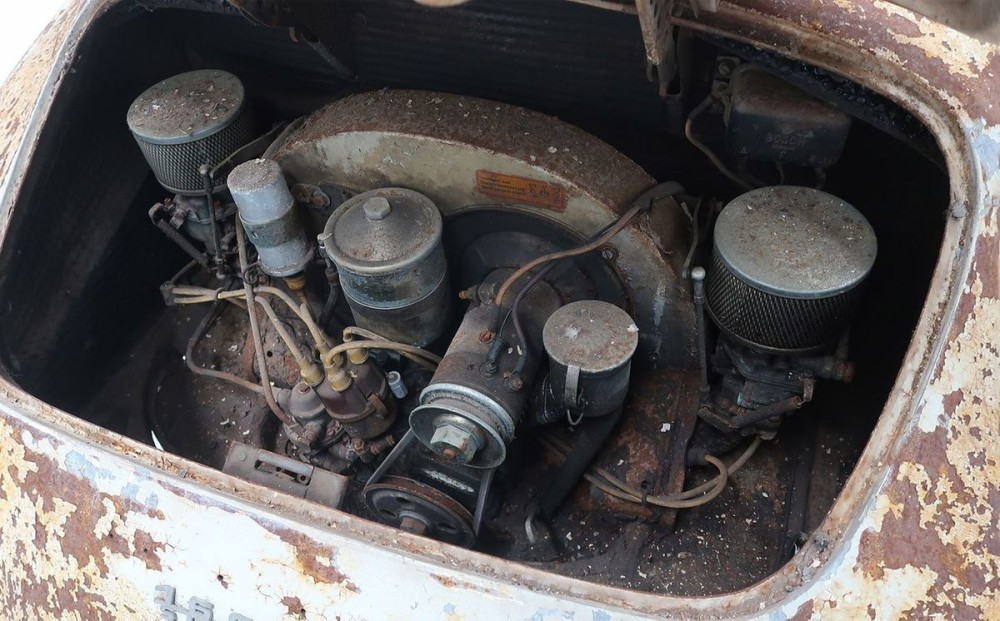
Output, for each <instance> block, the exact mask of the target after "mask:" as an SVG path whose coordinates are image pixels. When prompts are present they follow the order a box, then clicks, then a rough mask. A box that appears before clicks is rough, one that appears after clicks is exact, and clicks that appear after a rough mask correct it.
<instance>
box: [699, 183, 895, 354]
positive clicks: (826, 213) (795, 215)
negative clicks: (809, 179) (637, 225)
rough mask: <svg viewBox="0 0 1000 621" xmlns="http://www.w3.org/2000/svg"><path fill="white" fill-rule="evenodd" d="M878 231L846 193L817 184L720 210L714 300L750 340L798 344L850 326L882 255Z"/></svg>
mask: <svg viewBox="0 0 1000 621" xmlns="http://www.w3.org/2000/svg"><path fill="white" fill-rule="evenodd" d="M876 249H877V244H876V239H875V232H874V231H873V230H872V227H871V225H870V224H869V223H868V221H867V220H866V219H865V217H864V216H863V215H861V213H860V212H859V211H858V210H857V209H855V208H854V207H852V206H851V205H849V204H848V203H846V202H845V201H843V200H841V199H839V198H837V197H836V196H833V195H831V194H827V193H826V192H821V191H819V190H814V189H812V188H805V187H795V186H773V187H765V188H759V189H757V190H752V191H750V192H747V193H745V194H743V195H741V196H738V197H736V198H735V199H733V200H732V201H731V202H730V203H729V204H728V205H726V207H725V208H724V209H723V210H722V212H721V213H720V214H719V218H718V220H717V221H716V224H715V242H714V247H713V250H712V261H711V264H710V265H709V269H708V278H707V280H706V287H707V296H706V302H707V305H706V306H707V309H708V312H709V315H710V316H711V317H712V320H713V321H714V322H715V323H716V325H718V326H719V328H720V329H721V330H722V332H723V333H724V334H726V335H727V336H729V337H730V338H732V339H734V340H736V341H737V342H739V343H741V344H743V345H747V346H749V347H751V348H754V349H757V350H760V351H765V352H774V353H797V352H806V351H812V350H817V349H822V348H823V347H825V346H830V345H832V344H833V343H834V342H836V341H837V339H838V338H839V337H840V336H841V335H842V334H843V331H844V330H845V328H846V327H847V323H848V322H849V321H850V319H851V316H852V314H853V312H854V310H855V308H856V306H857V303H858V301H859V300H860V296H861V284H862V283H863V282H864V280H865V278H866V277H867V276H868V274H869V272H870V271H871V269H872V265H873V264H874V263H875V254H876Z"/></svg>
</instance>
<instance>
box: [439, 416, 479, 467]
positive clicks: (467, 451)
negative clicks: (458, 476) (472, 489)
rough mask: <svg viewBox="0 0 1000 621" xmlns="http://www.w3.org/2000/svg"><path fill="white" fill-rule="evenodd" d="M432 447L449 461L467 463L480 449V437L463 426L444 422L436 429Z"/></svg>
mask: <svg viewBox="0 0 1000 621" xmlns="http://www.w3.org/2000/svg"><path fill="white" fill-rule="evenodd" d="M431 449H432V450H433V451H434V452H435V453H437V454H438V455H440V456H441V457H444V458H445V459H447V460H448V461H451V462H454V463H458V464H467V463H469V462H470V461H472V458H473V457H475V455H476V451H477V450H479V439H478V438H476V436H475V435H474V434H472V433H471V432H469V431H467V430H465V429H462V428H461V427H456V426H455V425H449V424H444V425H441V426H440V427H438V428H437V429H435V430H434V435H433V436H431Z"/></svg>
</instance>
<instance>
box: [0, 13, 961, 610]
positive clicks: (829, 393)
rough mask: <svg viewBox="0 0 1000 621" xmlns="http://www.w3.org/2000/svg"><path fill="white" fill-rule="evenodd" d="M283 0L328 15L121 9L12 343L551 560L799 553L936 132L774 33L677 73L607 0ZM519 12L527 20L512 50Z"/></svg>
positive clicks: (304, 486)
mask: <svg viewBox="0 0 1000 621" xmlns="http://www.w3.org/2000/svg"><path fill="white" fill-rule="evenodd" d="M195 4H196V5H199V3H195ZM278 4H279V5H280V6H283V7H284V8H283V11H284V13H283V15H284V17H283V18H282V19H285V18H288V19H291V18H290V17H288V16H294V21H295V23H296V24H309V26H310V28H309V29H307V28H305V27H304V26H293V27H291V28H282V27H273V24H271V25H267V26H265V25H262V24H261V23H259V22H260V17H259V16H255V15H249V16H248V15H246V14H242V13H240V12H238V11H236V10H234V9H233V8H232V7H230V6H229V5H216V4H214V3H207V5H206V6H201V5H199V6H196V7H194V9H188V10H179V9H169V10H168V9H164V10H153V9H152V8H150V6H146V5H142V6H140V5H138V4H136V5H135V6H130V7H127V8H124V9H121V10H118V11H116V12H111V13H109V15H107V16H105V17H103V18H102V19H103V20H105V21H106V26H105V27H106V28H107V29H108V32H109V33H113V34H117V35H118V36H117V38H114V42H113V43H98V42H97V41H96V40H95V41H94V42H93V43H92V54H90V55H84V56H82V57H81V58H80V59H79V60H78V63H79V69H78V71H77V73H78V76H77V77H76V78H71V79H77V80H80V82H79V83H76V84H74V83H71V87H72V89H73V90H71V92H72V93H73V94H74V95H75V97H74V98H69V99H67V102H66V103H65V104H64V105H65V106H66V108H65V126H64V127H63V128H62V130H59V129H50V130H46V131H48V132H50V133H49V134H46V137H45V138H44V140H47V141H48V142H43V144H44V145H46V146H47V148H49V149H51V153H52V154H53V155H52V157H51V158H48V159H47V160H46V161H45V164H44V166H47V167H48V168H47V169H42V170H39V171H36V173H35V175H36V176H35V180H36V181H35V185H34V186H32V187H31V188H29V190H28V191H27V192H26V194H27V195H28V196H29V197H32V199H31V200H32V201H33V203H32V204H33V205H35V204H37V205H39V207H38V211H39V212H40V213H41V214H42V215H45V216H48V217H39V216H34V217H33V220H32V223H27V222H26V221H24V220H21V221H17V222H15V223H14V226H15V227H16V228H15V234H16V235H17V236H19V237H20V238H21V239H22V241H21V242H20V243H19V246H18V247H20V248H25V249H27V250H24V251H22V252H18V253H14V254H11V251H10V247H9V245H8V248H7V251H6V254H4V256H3V257H0V261H2V263H3V265H4V273H5V276H4V282H3V283H2V287H3V288H4V290H5V292H7V293H8V295H7V296H6V298H7V299H23V300H25V301H24V303H23V304H21V305H20V306H19V307H17V308H9V309H5V310H4V313H3V315H2V316H0V328H2V331H3V342H4V348H3V349H4V350H5V351H4V360H5V367H6V368H7V369H8V370H9V372H10V373H11V374H12V376H13V377H14V378H15V379H16V380H17V381H18V382H19V383H20V384H21V385H23V386H25V387H26V389H27V390H29V391H31V392H33V393H34V394H37V395H39V396H40V397H42V398H43V399H46V400H47V401H49V402H50V403H53V404H55V405H57V406H58V407H62V408H64V409H66V410H67V411H70V412H73V413H76V414H79V415H80V416H81V417H83V418H85V419H87V420H90V421H92V422H95V423H97V424H99V425H102V426H104V427H106V428H109V429H112V430H114V431H117V432H119V433H123V434H126V435H129V436H131V437H133V438H136V439H139V440H141V441H143V442H146V443H149V444H152V445H154V446H156V447H157V448H159V449H161V450H164V451H167V452H170V453H172V454H175V455H180V456H183V457H185V458H188V459H191V460H193V461H196V462H199V463H202V464H205V465H208V466H211V467H213V468H217V469H220V470H222V471H223V472H226V473H228V474H231V475H233V476H235V477H239V478H241V479H244V480H248V481H251V482H254V483H257V484H260V485H262V486H265V487H268V488H270V489H273V490H277V491H279V492H282V493H287V494H292V495H294V496H297V497H301V498H304V499H306V500H308V501H312V502H317V503H321V504H324V505H326V506H329V507H333V508H338V509H341V510H343V511H346V512H348V513H351V514H353V515H355V516H358V517H361V518H364V519H367V520H371V521H374V522H379V523H382V524H385V525H388V526H390V527H393V528H397V529H400V530H403V531H407V532H409V533H411V534H415V535H420V536H423V537H429V538H432V539H435V540H438V541H441V542H444V543H447V544H453V545H457V546H462V547H467V548H473V549H475V550H478V551H481V552H484V553H486V554H490V555H493V556H498V557H501V558H504V559H508V560H512V561H516V562H519V563H524V564H528V565H531V566H533V567H538V568H541V569H544V570H547V571H552V572H557V573H561V574H564V575H569V576H574V577H579V578H582V579H585V580H591V581H597V582H601V583H607V584H614V585H620V586H624V587H627V588H632V589H637V590H643V591H651V592H661V593H676V594H681V595H707V594H713V593H720V592H728V591H732V590H736V589H739V588H742V587H745V586H748V585H749V584H752V583H754V582H756V581H758V580H760V579H762V578H763V577H766V576H767V575H769V574H771V573H773V572H774V571H777V570H779V569H780V567H781V566H782V565H783V564H784V563H785V562H787V561H788V559H789V558H791V556H792V555H794V554H795V552H796V550H797V547H798V546H799V545H800V544H801V542H802V541H803V540H804V538H805V537H807V536H809V534H810V533H811V532H813V531H814V530H815V529H816V528H817V526H818V525H819V523H820V522H821V521H822V517H823V516H824V515H825V514H826V513H827V511H828V510H829V508H830V507H831V506H832V505H833V503H834V501H835V500H836V498H837V495H838V493H839V491H840V489H841V488H842V487H843V483H844V481H845V480H846V478H847V477H848V476H849V475H850V472H851V470H852V468H853V465H854V463H855V462H856V461H857V457H858V455H860V453H861V451H862V450H865V444H866V441H867V436H868V432H869V431H870V429H871V428H872V426H873V425H874V422H875V420H876V419H877V417H878V415H879V412H880V410H881V407H882V403H883V401H884V399H885V396H886V394H887V393H888V390H889V388H890V387H891V383H892V381H893V379H894V378H895V375H896V373H897V371H898V369H899V361H900V360H901V358H902V355H903V352H904V350H905V348H906V345H907V343H908V342H909V338H910V331H911V330H912V326H913V324H914V322H915V320H916V316H917V313H918V312H919V310H920V305H921V303H922V300H923V296H924V294H925V292H926V287H927V282H928V279H929V275H930V271H931V269H932V267H933V260H934V257H935V256H936V249H937V245H938V244H939V242H940V236H941V231H942V229H943V217H944V216H943V215H942V209H941V207H942V206H943V205H945V204H946V197H947V178H946V176H945V174H944V172H943V170H942V169H941V167H940V156H939V154H937V152H936V148H935V147H934V145H933V142H932V141H929V139H928V137H927V134H926V130H924V129H923V128H922V127H920V126H919V124H918V123H916V121H915V120H913V119H912V118H910V117H908V116H907V115H906V113H905V112H903V111H902V110H900V109H896V108H894V107H893V106H892V104H891V103H889V102H888V101H886V100H884V99H882V98H881V97H880V96H878V95H877V94H875V93H872V92H870V91H867V90H865V89H862V88H861V87H859V86H857V85H854V84H853V83H851V82H850V81H849V80H847V79H845V78H843V77H840V76H835V75H832V74H829V73H826V72H823V71H821V70H819V69H817V68H813V67H808V66H805V65H802V64H801V63H797V62H794V61H791V60H788V59H784V58H781V57H777V56H775V55H773V54H770V53H768V52H764V51H762V50H757V49H755V48H753V47H752V46H750V45H747V44H743V43H738V42H729V41H723V40H721V39H715V38H712V37H697V36H695V34H694V33H691V32H686V31H681V32H679V33H678V40H677V46H678V56H677V59H676V62H677V67H676V68H675V71H674V72H673V75H669V76H666V77H665V76H663V75H659V76H650V75H647V74H646V71H645V69H646V68H645V67H644V63H643V60H644V59H643V57H642V51H641V50H642V42H641V38H639V39H637V40H632V39H630V41H631V43H630V44H624V43H623V44H616V45H618V47H614V46H611V45H610V44H609V47H608V49H607V50H606V54H605V56H604V58H602V59H595V58H587V57H586V51H585V50H586V49H587V45H586V41H588V40H590V41H592V40H596V39H598V38H600V39H602V40H605V39H606V40H618V39H622V38H624V35H623V34H622V33H626V34H628V33H631V35H630V36H631V37H633V39H635V38H636V37H638V34H639V33H638V29H637V28H636V27H635V24H634V19H635V16H630V15H627V14H614V13H608V12H607V11H604V10H602V9H599V8H595V7H592V6H584V5H580V4H573V3H569V2H563V3H537V6H532V7H530V8H528V7H524V10H525V11H526V12H527V13H528V14H530V15H521V16H519V18H518V19H519V20H521V21H518V22H517V24H515V26H509V25H507V24H508V21H505V16H506V17H509V11H511V8H510V7H509V6H507V5H504V3H502V2H485V1H484V2H471V3H468V4H465V5H462V6H460V7H457V8H454V9H432V8H428V7H423V6H419V5H416V4H414V3H412V2H409V1H408V0H406V1H403V0H400V1H397V2H373V3H360V2H354V3H351V2H344V3H332V4H334V5H336V6H333V7H325V6H323V5H324V4H326V3H318V4H317V3H296V2H288V3H278ZM521 4H527V3H521ZM533 4H534V3H533ZM208 5H210V6H208ZM237 5H239V3H237ZM246 10H247V9H244V11H246ZM325 12H333V13H335V14H336V15H335V16H333V17H331V15H329V14H327V13H325ZM439 18H440V19H443V20H444V21H443V22H442V23H441V24H440V25H439V26H429V25H428V24H431V23H432V22H434V21H435V20H436V19H439ZM448 20H450V21H448ZM417 23H419V24H422V25H423V27H424V30H421V29H420V28H417V27H416V26H415V25H414V24H417ZM403 24H409V25H410V27H409V28H407V27H405V26H403ZM567 24H575V25H576V26H577V27H578V28H579V35H578V37H579V40H578V41H576V43H573V44H572V45H569V44H566V46H564V47H560V46H559V42H560V41H563V39H560V37H564V36H567V35H565V32H566V30H565V28H566V25H567ZM323 25H330V29H331V30H330V32H327V31H326V30H324V26H323ZM515 27H516V28H515ZM341 28H347V29H348V30H349V31H350V32H349V33H348V34H343V33H341V36H339V37H338V36H337V35H338V32H337V31H338V29H341ZM435 28H439V30H436V29H435ZM462 28H464V29H466V31H468V32H471V33H472V34H470V35H469V37H470V39H469V40H468V41H471V40H475V41H476V42H475V43H469V42H468V41H466V40H465V39H463V41H465V43H464V44H463V45H457V44H455V42H454V41H452V42H450V43H448V42H443V41H444V40H445V38H446V37H445V36H444V35H443V34H441V33H444V32H447V31H455V30H456V29H457V30H461V29H462ZM503 28H515V29H516V30H517V34H516V35H511V36H514V38H515V39H517V37H524V39H525V41H527V40H529V39H530V41H529V42H527V43H524V45H523V46H521V47H518V46H517V45H513V46H511V47H510V48H509V49H506V51H501V52H498V51H497V47H491V45H494V44H495V42H494V43H492V44H491V41H494V39H491V38H490V36H488V35H491V36H492V35H495V36H499V35H497V33H498V32H501V31H502V30H503ZM418 31H419V32H420V36H417V34H415V33H417V32H418ZM157 32H162V33H164V36H163V38H164V40H165V41H167V42H168V43H165V44H163V45H162V46H161V47H163V48H164V49H162V50H158V51H157V52H156V53H154V54H152V56H151V60H150V59H146V60H140V59H128V58H125V56H126V55H125V54H123V53H122V51H123V50H127V49H129V47H130V46H133V45H135V44H136V42H138V41H143V40H146V39H148V38H149V37H150V36H151V34H152V33H157ZM540 32H541V33H544V34H545V36H544V37H541V36H539V33H540ZM439 36H440V38H436V37H439ZM494 38H495V37H494ZM616 38H617V39H616ZM224 41H228V42H229V45H228V46H227V45H224V44H223V43H222V42H224ZM324 41H328V42H333V43H330V44H329V45H327V44H325V43H324ZM345 41H346V42H348V43H349V44H348V43H340V42H345ZM435 43H438V44H439V45H438V46H437V48H435ZM449 45H453V47H448V46H449ZM495 45H497V46H499V44H495ZM636 45H637V46H638V50H639V58H638V59H637V62H635V63H633V62H632V61H633V60H636V59H634V58H633V54H634V52H635V50H636V49H637V48H636ZM500 47H502V46H500ZM566 47H570V48H573V49H575V50H576V52H575V54H576V56H573V57H572V58H573V60H572V62H570V61H565V60H564V58H571V56H570V52H569V51H567V50H566ZM345 48H350V51H345ZM612 48H613V49H612ZM435 49H439V51H438V52H435V51H434V50H435ZM512 50H513V51H512ZM462 51H464V52H465V53H466V54H467V56H466V58H464V59H458V58H456V57H457V55H459V53H460V52H462ZM556 51H558V52H559V53H560V54H564V55H565V57H563V56H559V55H558V54H555V52H556ZM592 55H594V56H596V55H600V54H599V53H598V52H592ZM581 56H583V57H581ZM444 57H449V58H455V60H454V63H455V64H454V65H453V66H454V67H458V66H460V65H464V63H469V64H473V65H475V70H474V71H475V74H476V76H478V77H477V78H475V79H470V78H468V74H467V73H463V72H461V71H459V70H457V69H455V71H453V72H449V71H446V70H441V71H437V70H436V69H435V68H434V67H435V66H436V65H435V63H441V61H442V58H444ZM345 58H346V59H347V60H344V59H345ZM546 58H548V61H546V60H545V59H546ZM498 59H499V60H498ZM563 62H566V63H567V64H572V65H573V67H570V68H566V69H565V71H564V72H563V73H562V74H560V72H559V70H558V67H559V65H560V63H563ZM587 62H591V63H592V65H591V69H592V71H590V72H589V73H588V72H587V71H586V70H583V69H580V68H579V67H578V66H577V64H586V63H587ZM547 63H548V64H547ZM616 63H617V64H616ZM317 67H319V68H317ZM427 67H431V68H430V69H428V68H427ZM436 71H437V72H436ZM491 71H492V73H491ZM100 72H104V73H105V74H106V75H104V76H103V77H102V78H101V79H99V80H98V79H94V80H92V81H91V82H90V83H89V84H88V83H86V82H87V80H86V78H88V77H90V76H95V75H97V74H98V73H100ZM625 73H627V74H628V75H629V76H630V77H629V78H628V80H630V81H629V83H628V86H627V87H626V86H623V84H619V83H616V82H615V80H624V79H625V78H621V77H616V76H618V75H619V74H625ZM341 74H344V75H341ZM122 76H127V78H122ZM484 76H485V77H484ZM111 82H116V86H113V87H112V86H110V83H111ZM539 83H541V84H542V86H539ZM491 84H492V85H491ZM643 88H646V89H648V91H649V92H648V93H647V92H645V91H644V90H643ZM637 92H642V93H643V94H642V95H641V96H638V95H635V93H637ZM622 102H625V103H622ZM574 111H575V112H574ZM650 119H653V120H652V121H651V120H650ZM105 136H114V137H113V138H106V139H105V138H102V137H105ZM102 140H103V141H102ZM89 159H92V160H93V161H86V160H89ZM95 171H99V172H95ZM62 199H64V200H62ZM70 207H72V209H70ZM88 210H89V211H88ZM88 213H89V215H88ZM60 250H61V251H60ZM10 291H18V292H19V294H18V295H15V296H11V295H10V293H9V292H10ZM43 330H47V331H48V332H49V333H50V336H44V335H41V334H40V333H41V332H42V331H43ZM66 377H69V378H71V379H63V378H66Z"/></svg>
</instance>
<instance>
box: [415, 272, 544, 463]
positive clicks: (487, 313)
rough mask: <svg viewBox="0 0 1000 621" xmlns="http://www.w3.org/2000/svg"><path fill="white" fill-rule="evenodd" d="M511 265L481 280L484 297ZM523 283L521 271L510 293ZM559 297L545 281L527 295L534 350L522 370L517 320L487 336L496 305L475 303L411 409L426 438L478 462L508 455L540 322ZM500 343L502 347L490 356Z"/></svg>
mask: <svg viewBox="0 0 1000 621" xmlns="http://www.w3.org/2000/svg"><path fill="white" fill-rule="evenodd" d="M511 271H512V270H508V269H502V270H497V271H496V272H494V273H493V274H491V275H490V276H488V277H487V283H490V282H492V283H493V285H492V286H490V285H488V284H484V285H483V286H481V287H480V288H479V294H480V299H481V300H485V299H490V300H491V299H492V296H493V294H494V293H495V287H496V285H498V284H499V283H500V282H502V281H503V280H505V279H506V277H507V276H509V275H510V273H511ZM523 284H524V282H523V279H522V281H521V282H519V283H518V284H517V285H515V287H513V288H512V289H511V293H512V294H517V292H518V291H519V290H520V286H522V285H523ZM559 301H560V300H559V295H558V293H556V291H555V290H554V289H552V287H550V286H549V285H548V284H546V283H544V282H541V283H538V285H537V286H536V287H535V288H534V289H533V290H532V291H531V292H530V293H529V294H527V295H526V296H525V299H524V301H523V303H522V304H521V307H522V314H521V322H522V324H523V328H524V333H525V336H526V339H527V341H528V345H529V350H530V351H531V352H532V354H531V355H529V356H527V357H525V359H524V363H523V364H522V365H521V368H520V372H519V375H515V374H513V373H512V370H513V369H516V368H517V367H518V365H519V363H520V362H521V361H520V358H521V356H520V354H521V350H520V346H519V345H518V338H517V336H516V333H515V330H514V328H513V327H512V325H511V324H512V323H513V322H508V323H507V325H506V326H505V328H504V330H503V332H502V334H501V335H500V336H499V337H498V338H500V339H502V340H501V341H497V340H496V339H494V340H489V339H484V334H486V333H488V329H489V327H490V325H491V324H492V319H493V311H494V308H495V307H493V306H491V305H488V304H485V303H484V304H480V305H478V306H474V307H473V308H471V309H469V311H468V312H467V313H466V314H465V318H464V319H463V320H462V325H461V326H460V327H459V328H458V332H456V333H455V337H454V338H453V339H452V341H451V344H450V345H449V346H448V351H447V352H446V353H445V355H444V358H443V359H442V360H441V362H440V364H438V368H437V370H436V371H435V372H434V377H433V378H431V382H430V384H428V385H427V388H425V389H424V390H423V392H422V393H421V394H420V405H419V406H417V407H416V408H414V410H413V411H412V412H411V413H410V428H411V429H412V430H413V432H414V434H416V436H417V438H418V439H419V440H420V441H421V442H422V443H423V444H424V445H425V446H427V447H428V448H430V449H431V450H432V451H434V452H435V453H436V454H438V455H439V456H440V457H443V458H444V459H446V460H448V461H450V462H453V463H459V464H466V465H469V466H471V467H474V468H493V467H496V466H498V465H500V464H501V463H502V462H503V461H504V459H505V458H506V456H507V444H508V443H510V441H511V440H513V439H514V430H515V428H516V427H517V424H518V423H519V422H520V419H521V414H522V410H524V406H525V403H526V402H527V399H528V396H529V394H530V392H531V390H530V387H531V384H532V382H533V380H534V378H535V374H536V372H537V370H538V366H539V364H540V362H541V359H542V356H541V349H540V345H541V332H542V326H543V325H544V324H545V320H546V319H548V317H549V316H550V315H551V314H552V313H553V312H554V311H555V310H556V309H557V308H559ZM484 331H485V332H484ZM498 346H500V347H498ZM494 348H497V354H498V355H497V357H496V360H495V361H493V362H492V363H491V362H490V361H489V360H488V359H489V353H490V351H491V350H492V349H494Z"/></svg>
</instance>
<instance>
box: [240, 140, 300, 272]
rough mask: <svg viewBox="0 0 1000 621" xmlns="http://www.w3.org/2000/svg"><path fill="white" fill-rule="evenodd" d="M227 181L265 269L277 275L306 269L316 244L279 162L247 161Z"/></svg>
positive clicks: (241, 218)
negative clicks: (303, 224) (296, 206)
mask: <svg viewBox="0 0 1000 621" xmlns="http://www.w3.org/2000/svg"><path fill="white" fill-rule="evenodd" d="M227 184H228V186H229V191H230V192H231V193H232V195H233V200H234V201H235V202H236V207H237V208H238V209H239V212H240V216H239V217H240V221H241V222H242V223H243V228H244V230H245V231H246V233H247V237H248V238H249V239H250V242H251V243H253V245H254V247H255V248H257V255H258V257H259V261H260V267H261V269H262V270H263V271H264V272H265V273H266V274H269V275H271V276H277V277H285V276H292V275H294V274H297V273H299V272H301V271H302V270H303V269H305V267H306V265H308V264H309V260H310V259H311V258H312V253H313V246H312V244H310V243H309V238H308V237H307V236H306V232H305V228H303V226H302V222H301V221H300V220H299V215H298V212H297V211H296V208H295V199H294V198H292V193H291V192H289V191H288V184H287V183H286V182H285V177H284V175H282V173H281V168H280V167H279V166H278V164H277V163H276V162H274V161H273V160H267V159H256V160H250V161H249V162H244V163H242V164H240V165H239V166H237V167H236V168H234V169H233V171H232V172H231V173H229V179H228V181H227Z"/></svg>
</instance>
